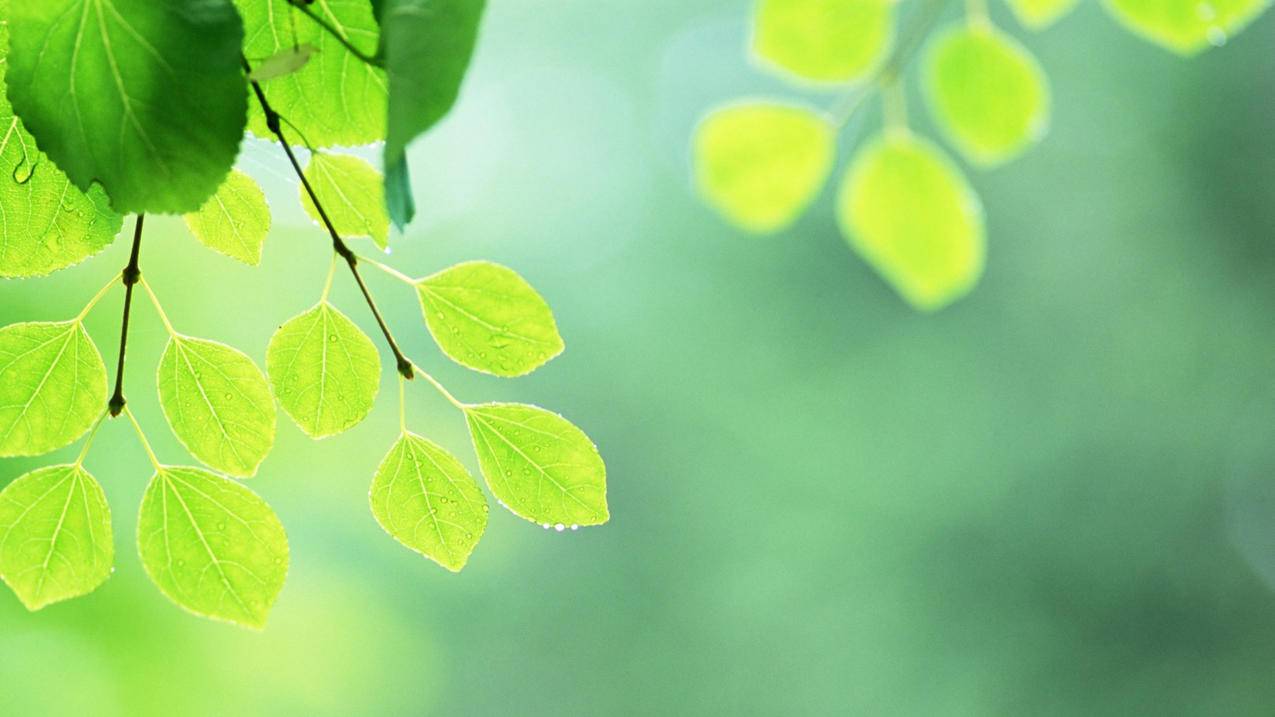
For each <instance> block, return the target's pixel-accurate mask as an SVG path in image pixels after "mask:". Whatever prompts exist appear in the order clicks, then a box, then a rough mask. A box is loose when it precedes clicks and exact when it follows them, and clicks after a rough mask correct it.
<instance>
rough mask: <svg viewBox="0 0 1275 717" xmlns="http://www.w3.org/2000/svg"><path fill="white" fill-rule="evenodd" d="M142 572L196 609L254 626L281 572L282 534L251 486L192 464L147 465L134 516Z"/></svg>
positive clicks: (284, 561) (284, 563)
mask: <svg viewBox="0 0 1275 717" xmlns="http://www.w3.org/2000/svg"><path fill="white" fill-rule="evenodd" d="M137 547H138V551H139V552H140V553H141V557H142V565H143V566H144V567H145V568H146V574H147V575H149V576H150V578H151V580H152V581H153V582H154V583H155V585H157V586H158V587H159V589H160V592H162V593H164V595H165V596H167V597H168V599H169V600H172V601H173V602H175V603H177V604H178V605H180V606H182V607H184V608H186V609H187V610H189V611H191V612H193V613H194V614H196V615H200V616H204V617H211V618H216V619H219V620H225V621H227V622H232V623H235V624H238V625H245V626H247V627H255V628H262V627H264V626H265V624H266V615H267V613H269V612H270V607H271V605H273V604H274V601H275V598H276V597H277V596H278V594H279V590H280V589H282V588H283V581H284V578H285V577H286V576H287V574H288V536H287V535H286V534H285V533H284V531H283V525H281V524H280V523H279V518H278V517H277V516H276V515H275V514H274V511H273V510H271V509H270V506H268V505H266V503H265V501H263V500H262V499H261V498H259V497H257V494H255V493H253V492H252V491H250V490H248V489H247V488H245V487H243V486H242V485H240V484H238V483H236V482H234V481H232V480H230V479H228V478H223V477H221V476H219V475H215V474H213V473H209V472H208V471H205V470H201V469H199V468H176V467H164V468H162V469H160V470H159V471H158V472H156V473H155V477H154V478H152V479H151V482H150V485H149V486H147V488H146V494H145V495H144V496H143V497H142V508H141V513H140V514H139V515H138V516H137Z"/></svg>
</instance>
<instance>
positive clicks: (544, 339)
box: [416, 261, 563, 376]
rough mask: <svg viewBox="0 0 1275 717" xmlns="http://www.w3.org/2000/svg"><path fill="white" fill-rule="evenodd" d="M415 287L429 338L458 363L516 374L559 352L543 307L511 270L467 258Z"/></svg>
mask: <svg viewBox="0 0 1275 717" xmlns="http://www.w3.org/2000/svg"><path fill="white" fill-rule="evenodd" d="M416 289H417V292H418V293H419V295H420V300H421V311H422V312H423V313H424V314H425V324H426V325H427V326H429V332H430V333H431V334H433V336H434V341H435V342H437V343H438V346H439V348H441V349H442V350H443V353H445V354H447V356H448V358H450V359H452V360H453V361H455V362H456V363H458V364H460V365H462V366H465V367H467V368H472V369H474V370H475V371H482V372H484V373H490V374H494V375H496V376H522V375H524V374H527V373H530V372H532V371H534V370H536V369H537V368H539V367H540V366H543V365H544V364H545V363H547V362H548V361H549V360H550V359H552V358H554V357H555V356H557V355H558V354H560V353H562V349H563V343H562V336H560V335H559V334H558V325H557V323H556V322H555V321H554V319H553V312H552V311H551V310H550V309H549V305H548V304H547V303H545V300H544V299H543V298H542V297H541V296H540V294H538V293H537V292H536V290H535V289H534V288H532V286H531V285H530V284H528V283H527V281H526V280H525V279H523V278H522V277H521V276H519V275H518V274H517V273H516V272H515V271H514V270H513V269H510V268H508V267H504V266H501V265H499V264H493V263H491V262H489V261H469V262H465V263H463V264H457V265H456V266H453V267H449V268H447V269H444V270H443V271H440V272H438V273H437V274H434V275H433V276H430V277H426V278H424V279H421V280H420V281H419V282H417V284H416Z"/></svg>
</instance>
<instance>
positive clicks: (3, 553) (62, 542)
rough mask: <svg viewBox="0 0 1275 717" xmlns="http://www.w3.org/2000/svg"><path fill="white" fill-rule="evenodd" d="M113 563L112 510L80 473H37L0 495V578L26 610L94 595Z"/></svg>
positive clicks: (70, 468)
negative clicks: (88, 594)
mask: <svg viewBox="0 0 1275 717" xmlns="http://www.w3.org/2000/svg"><path fill="white" fill-rule="evenodd" d="M114 558H115V546H114V542H113V539H112V536H111V509H110V508H109V507H108V506H107V504H106V496H105V495H104V494H103V493H102V486H100V485H98V483H97V481H96V480H94V479H93V476H91V475H89V473H88V471H86V470H84V469H83V468H82V467H80V466H78V465H67V466H53V467H50V468H41V469H39V470H36V471H32V472H31V473H27V474H26V475H24V476H22V477H21V478H18V479H17V480H15V481H13V482H12V483H10V484H9V485H8V486H7V487H5V489H4V491H3V492H0V576H3V577H4V581H5V583H6V584H8V586H9V587H10V588H11V589H12V590H13V592H15V593H17V595H18V599H20V600H21V601H22V604H23V605H26V606H27V609H28V610H39V609H40V608H42V607H44V606H45V605H48V604H50V603H55V602H58V601H59V600H66V599H68V598H73V597H77V596H79V595H84V594H86V593H89V592H92V591H93V590H94V589H96V588H97V586H99V585H101V584H102V583H103V582H105V581H106V579H107V578H108V577H110V575H111V563H112V561H113V560H114Z"/></svg>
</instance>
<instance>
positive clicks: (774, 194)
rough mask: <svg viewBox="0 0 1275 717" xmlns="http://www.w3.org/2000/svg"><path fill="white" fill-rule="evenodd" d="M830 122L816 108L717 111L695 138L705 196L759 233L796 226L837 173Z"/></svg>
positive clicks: (757, 105) (761, 105) (750, 106)
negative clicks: (814, 109)
mask: <svg viewBox="0 0 1275 717" xmlns="http://www.w3.org/2000/svg"><path fill="white" fill-rule="evenodd" d="M834 143H835V138H834V131H833V128H832V125H831V124H829V122H828V121H827V120H826V119H825V118H824V117H822V116H821V115H819V114H817V113H815V112H814V111H812V110H809V109H806V108H804V107H794V106H790V105H782V104H776V103H771V102H749V103H746V104H740V105H734V106H731V107H724V108H722V109H719V110H716V111H714V112H713V113H712V114H710V115H709V116H708V117H706V118H705V119H704V121H703V122H701V123H700V126H699V128H698V129H697V131H696V134H695V147H694V153H695V178H696V183H697V184H698V186H699V191H700V193H701V194H702V195H703V196H704V197H705V198H706V199H707V200H708V202H709V203H710V204H711V205H712V206H713V207H714V208H715V209H717V211H719V212H721V214H722V215H723V216H724V217H726V219H728V220H729V221H730V222H731V223H733V224H735V225H736V226H739V227H741V228H743V229H747V230H749V231H754V232H773V231H778V230H780V229H783V228H784V227H786V226H788V225H789V224H791V223H792V222H793V221H795V220H796V218H797V217H798V216H799V215H800V214H801V212H802V211H804V210H805V209H806V207H808V206H810V203H811V202H813V201H814V199H815V197H816V196H818V194H819V190H820V189H821V188H822V187H823V185H824V183H825V182H826V181H827V179H828V173H829V172H830V171H831V170H832V160H833V152H834V149H835V147H834Z"/></svg>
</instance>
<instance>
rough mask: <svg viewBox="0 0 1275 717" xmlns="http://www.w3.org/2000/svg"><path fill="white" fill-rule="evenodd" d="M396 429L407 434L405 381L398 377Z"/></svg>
mask: <svg viewBox="0 0 1275 717" xmlns="http://www.w3.org/2000/svg"><path fill="white" fill-rule="evenodd" d="M398 428H399V431H401V432H402V433H407V381H405V380H404V379H403V377H402V376H401V375H400V376H399V377H398Z"/></svg>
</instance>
